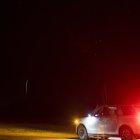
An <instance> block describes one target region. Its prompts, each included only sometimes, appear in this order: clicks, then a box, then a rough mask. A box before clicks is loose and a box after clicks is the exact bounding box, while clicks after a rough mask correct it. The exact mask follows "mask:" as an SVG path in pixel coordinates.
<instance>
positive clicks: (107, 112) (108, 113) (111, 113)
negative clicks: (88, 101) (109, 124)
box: [101, 107, 116, 116]
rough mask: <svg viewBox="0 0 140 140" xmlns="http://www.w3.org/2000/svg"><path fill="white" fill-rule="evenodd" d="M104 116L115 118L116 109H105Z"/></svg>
mask: <svg viewBox="0 0 140 140" xmlns="http://www.w3.org/2000/svg"><path fill="white" fill-rule="evenodd" d="M101 115H102V116H114V115H116V108H108V107H105V108H104V109H103V111H102V113H101Z"/></svg>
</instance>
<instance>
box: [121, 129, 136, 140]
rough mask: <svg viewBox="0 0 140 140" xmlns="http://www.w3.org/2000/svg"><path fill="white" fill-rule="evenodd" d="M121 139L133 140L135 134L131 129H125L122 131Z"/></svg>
mask: <svg viewBox="0 0 140 140" xmlns="http://www.w3.org/2000/svg"><path fill="white" fill-rule="evenodd" d="M120 137H121V139H122V140H133V138H134V134H133V132H132V130H131V129H130V128H129V127H123V128H121V129H120Z"/></svg>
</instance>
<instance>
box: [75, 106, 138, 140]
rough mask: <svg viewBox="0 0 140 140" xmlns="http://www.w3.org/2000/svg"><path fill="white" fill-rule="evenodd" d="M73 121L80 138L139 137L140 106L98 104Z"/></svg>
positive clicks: (83, 139)
mask: <svg viewBox="0 0 140 140" xmlns="http://www.w3.org/2000/svg"><path fill="white" fill-rule="evenodd" d="M75 123H76V133H77V134H78V136H79V138H80V139H81V140H86V139H88V138H90V137H101V138H103V137H109V136H119V137H121V138H122V140H132V139H133V138H140V106H108V105H105V106H100V107H97V108H95V110H94V111H93V112H92V114H90V115H88V116H87V117H84V118H81V119H80V120H77V121H76V122H75Z"/></svg>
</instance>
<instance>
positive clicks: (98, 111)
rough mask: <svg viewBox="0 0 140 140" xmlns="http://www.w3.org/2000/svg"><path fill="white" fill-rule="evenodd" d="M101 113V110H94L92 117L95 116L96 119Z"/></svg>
mask: <svg viewBox="0 0 140 140" xmlns="http://www.w3.org/2000/svg"><path fill="white" fill-rule="evenodd" d="M101 111H102V108H99V109H98V110H96V111H95V112H94V116H96V117H98V116H100V113H101Z"/></svg>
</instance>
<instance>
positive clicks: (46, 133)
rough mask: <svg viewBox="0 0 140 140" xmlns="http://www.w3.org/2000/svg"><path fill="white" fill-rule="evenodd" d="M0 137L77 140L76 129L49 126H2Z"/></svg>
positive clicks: (0, 125) (0, 126)
mask: <svg viewBox="0 0 140 140" xmlns="http://www.w3.org/2000/svg"><path fill="white" fill-rule="evenodd" d="M73 128H74V127H73ZM0 136H16V137H19V136H20V137H45V138H46V137H47V138H77V135H76V134H75V132H74V129H73V130H72V129H71V128H69V129H68V127H64V126H55V125H47V124H6V123H5V124H0Z"/></svg>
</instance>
